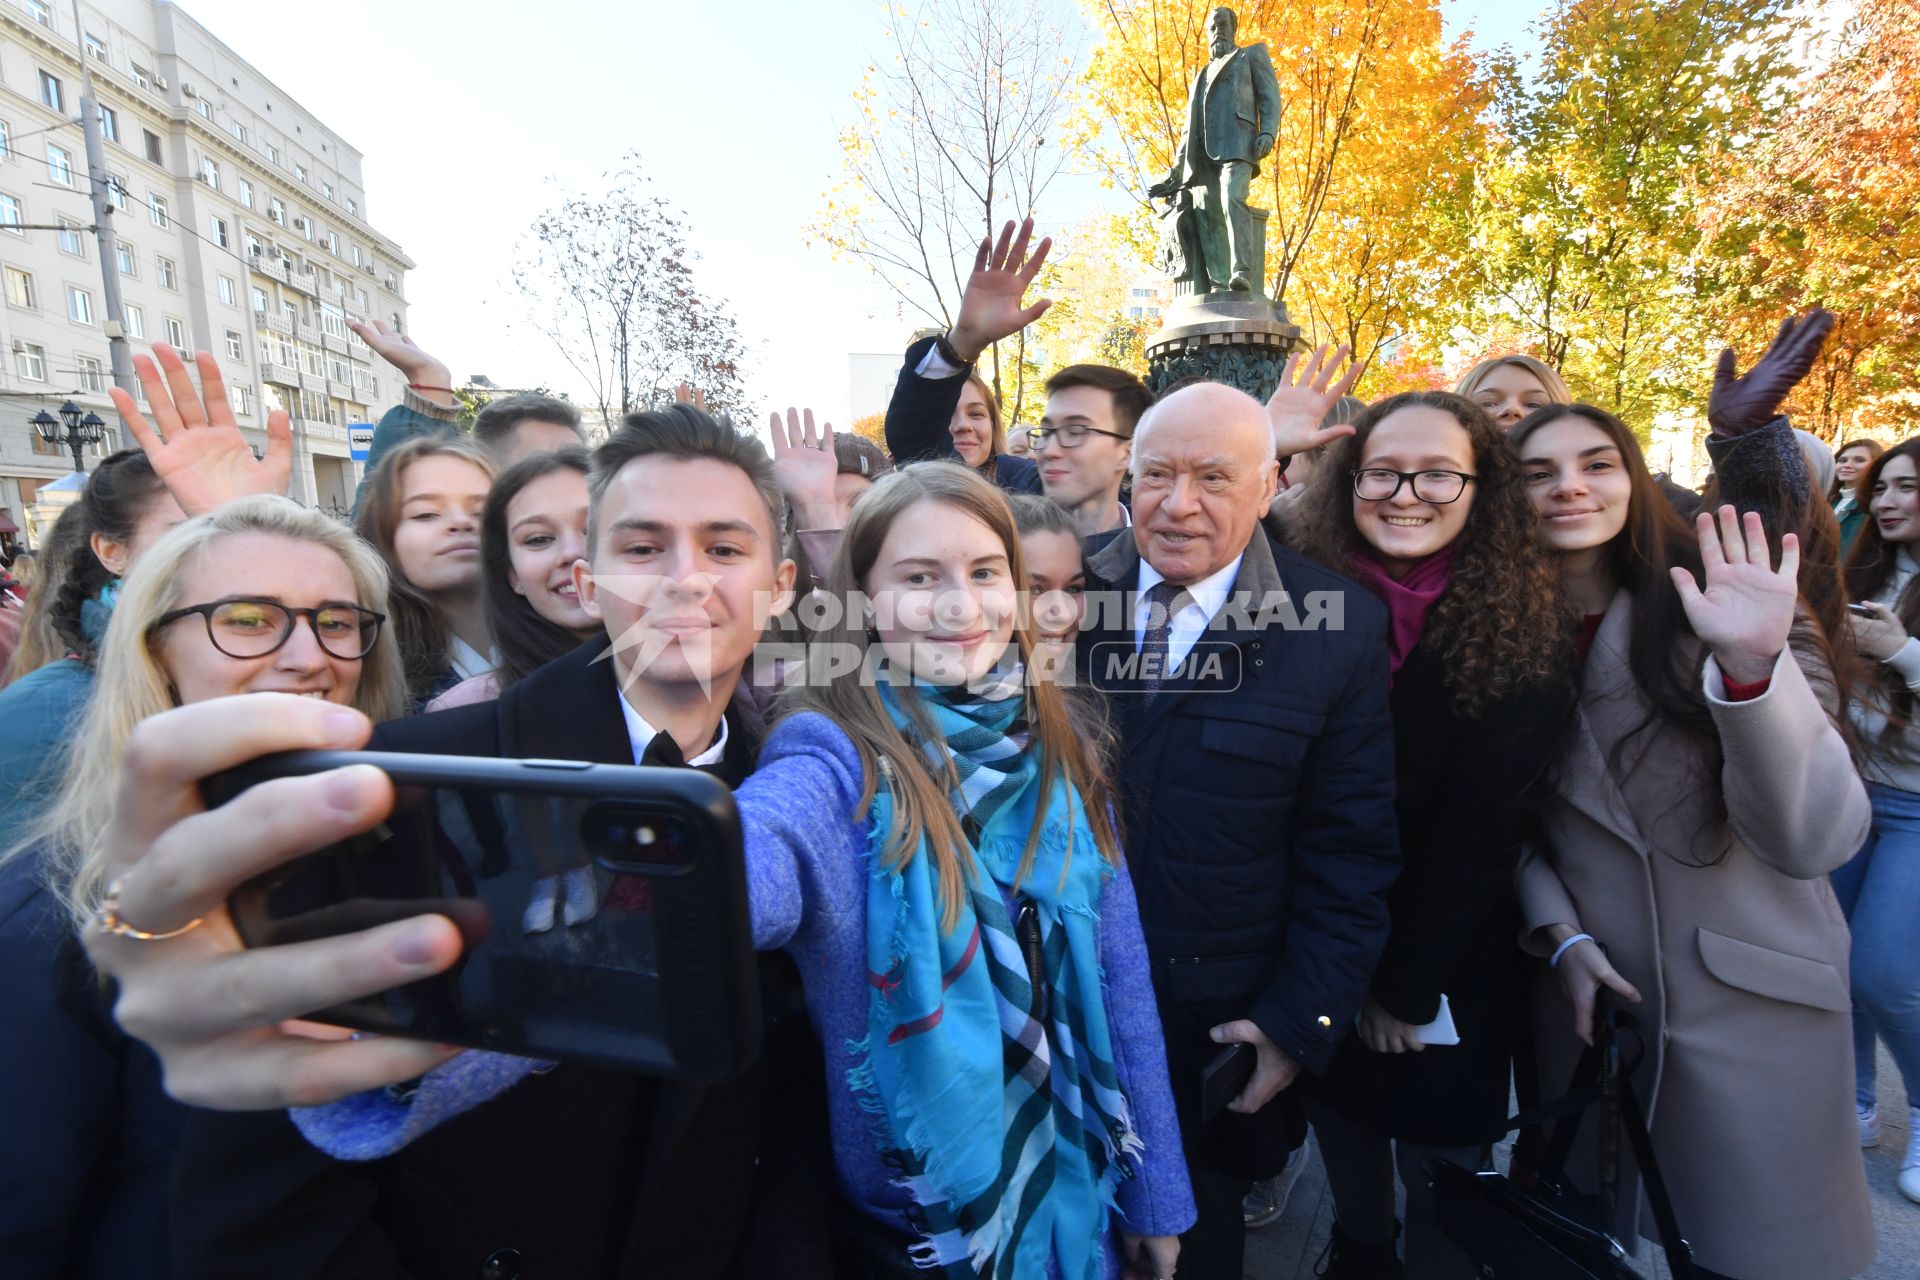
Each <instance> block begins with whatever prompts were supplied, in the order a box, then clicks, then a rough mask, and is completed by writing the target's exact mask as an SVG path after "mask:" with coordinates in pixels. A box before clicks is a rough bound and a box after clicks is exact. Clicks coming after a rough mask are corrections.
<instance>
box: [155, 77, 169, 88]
mask: <svg viewBox="0 0 1920 1280" xmlns="http://www.w3.org/2000/svg"><path fill="white" fill-rule="evenodd" d="M153 87H154V88H156V89H165V88H167V87H168V86H167V78H166V77H165V76H155V77H154V78H153Z"/></svg>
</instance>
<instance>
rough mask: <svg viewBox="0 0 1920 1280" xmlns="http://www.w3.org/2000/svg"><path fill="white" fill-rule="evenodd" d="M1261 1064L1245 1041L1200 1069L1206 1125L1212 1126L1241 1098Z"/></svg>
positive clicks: (1202, 1110)
mask: <svg viewBox="0 0 1920 1280" xmlns="http://www.w3.org/2000/svg"><path fill="white" fill-rule="evenodd" d="M1258 1060H1259V1054H1258V1053H1257V1052H1255V1050H1254V1047H1253V1046H1252V1045H1250V1044H1247V1043H1245V1042H1244V1041H1242V1042H1241V1043H1238V1044H1231V1045H1228V1046H1227V1047H1226V1048H1224V1049H1222V1050H1221V1051H1220V1052H1219V1053H1217V1054H1215V1055H1214V1056H1213V1061H1211V1062H1209V1063H1207V1065H1206V1066H1204V1067H1202V1068H1201V1069H1200V1122H1201V1123H1202V1124H1207V1123H1210V1122H1211V1121H1212V1120H1214V1119H1215V1118H1216V1117H1217V1116H1219V1115H1220V1114H1221V1113H1222V1112H1224V1111H1225V1110H1226V1109H1227V1104H1228V1103H1229V1102H1232V1101H1233V1100H1234V1099H1235V1098H1237V1097H1239V1096H1240V1093H1241V1091H1242V1090H1244V1089H1245V1088H1246V1087H1247V1081H1249V1080H1251V1079H1253V1068H1254V1064H1255V1063H1256V1062H1257V1061H1258Z"/></svg>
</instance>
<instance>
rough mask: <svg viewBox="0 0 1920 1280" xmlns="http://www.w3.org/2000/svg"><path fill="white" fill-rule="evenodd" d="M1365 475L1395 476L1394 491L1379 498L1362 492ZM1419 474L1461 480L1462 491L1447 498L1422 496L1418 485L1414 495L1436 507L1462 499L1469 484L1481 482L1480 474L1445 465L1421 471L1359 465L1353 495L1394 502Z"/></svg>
mask: <svg viewBox="0 0 1920 1280" xmlns="http://www.w3.org/2000/svg"><path fill="white" fill-rule="evenodd" d="M1365 475H1381V476H1393V477H1395V479H1394V484H1393V491H1392V492H1391V493H1388V494H1386V495H1384V496H1382V497H1378V498H1374V497H1369V496H1368V495H1367V494H1364V493H1361V492H1360V477H1362V476H1365ZM1417 476H1452V477H1453V478H1454V479H1456V480H1458V481H1459V482H1460V492H1459V493H1456V494H1454V495H1453V496H1452V497H1451V498H1445V499H1436V498H1426V497H1422V496H1421V494H1420V490H1419V488H1418V487H1417V486H1416V487H1415V488H1414V491H1413V496H1414V497H1415V498H1417V499H1419V500H1420V501H1421V502H1424V503H1426V504H1427V505H1429V506H1434V507H1446V506H1451V505H1453V504H1454V503H1456V502H1458V501H1460V499H1461V497H1462V496H1463V495H1464V494H1465V493H1466V492H1467V486H1468V485H1470V484H1479V483H1480V477H1479V476H1476V475H1471V474H1469V473H1468V472H1465V471H1448V470H1446V469H1445V468H1443V467H1423V468H1421V469H1420V470H1419V471H1395V470H1394V469H1393V468H1391V467H1359V468H1356V469H1355V470H1354V472H1353V496H1354V497H1356V498H1358V499H1360V501H1362V502H1392V501H1393V500H1394V499H1395V498H1397V497H1399V496H1400V490H1402V489H1404V488H1405V487H1407V486H1408V485H1410V484H1413V483H1414V479H1415V477H1417Z"/></svg>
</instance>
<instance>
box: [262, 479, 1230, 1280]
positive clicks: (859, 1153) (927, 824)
mask: <svg viewBox="0 0 1920 1280" xmlns="http://www.w3.org/2000/svg"><path fill="white" fill-rule="evenodd" d="M1025 577H1026V575H1025V571H1024V569H1023V567H1022V563H1021V557H1020V543H1019V537H1018V535H1017V533H1016V532H1015V528H1014V521H1013V515H1012V512H1011V510H1010V509H1009V508H1008V506H1007V503H1006V500H1005V499H1004V498H1003V497H1002V495H1001V494H1000V493H999V491H998V490H996V489H995V488H994V487H993V485H991V484H990V483H988V482H987V481H985V480H982V479H981V478H980V477H979V476H977V475H975V474H973V473H971V472H969V471H967V470H966V469H965V468H963V467H959V466H955V465H953V464H951V463H924V464H918V465H914V466H911V467H907V468H905V469H904V470H902V471H900V472H898V473H896V474H894V475H892V476H889V477H887V478H885V479H883V480H881V481H880V482H879V483H878V484H876V485H875V486H874V487H873V489H872V490H871V491H869V492H868V493H867V494H866V495H865V496H864V497H863V498H862V499H861V502H860V504H859V506H857V507H856V508H855V509H854V512H853V515H852V517H851V519H850V520H849V522H848V525H847V528H846V530H845V533H844V534H843V535H842V537H841V540H840V544H839V547H838V549H837V551H836V553H835V557H834V561H833V565H832V569H831V571H830V574H829V589H830V591H831V593H832V595H833V597H834V598H835V599H836V600H837V601H838V602H840V603H842V604H845V605H846V606H847V614H848V616H846V617H845V618H844V619H843V620H842V622H841V624H840V625H839V626H838V627H836V628H833V629H831V630H830V631H829V632H828V633H827V634H826V635H825V636H824V637H823V639H822V640H821V641H820V642H819V643H818V644H817V645H816V647H815V650H814V652H815V653H816V654H818V655H820V656H822V657H823V658H824V657H826V656H827V655H833V657H834V659H836V660H835V661H834V662H833V663H832V665H831V667H830V668H827V669H828V670H831V671H832V672H836V673H838V674H833V675H831V676H823V675H820V674H819V673H818V672H813V673H810V675H813V676H814V677H815V678H810V679H803V680H802V681H801V682H800V684H799V686H798V687H796V688H793V689H790V690H789V691H788V693H787V695H786V697H787V698H788V700H789V701H788V703H787V707H788V710H789V714H788V715H787V716H786V717H785V718H784V719H783V720H782V721H780V722H779V724H778V725H777V726H776V727H775V729H774V731H773V732H772V734H771V735H770V736H769V738H768V739H767V742H766V744H765V746H764V747H763V748H762V752H761V757H760V767H759V769H758V771H757V772H755V774H754V775H753V776H752V777H751V778H750V779H749V780H748V781H747V782H746V783H745V784H744V785H743V786H742V787H741V788H740V789H739V790H738V791H737V792H736V799H737V800H738V802H739V808H740V816H741V822H742V826H743V829H744V831H745V835H746V853H747V863H748V886H749V896H750V901H751V907H752V915H753V928H754V940H755V945H756V946H759V947H761V948H774V947H780V948H784V949H785V950H787V951H788V952H789V953H790V954H791V955H792V956H793V957H794V959H795V961H796V963H797V964H798V966H799V968H800V972H801V977H802V981H803V984H804V986H805V991H806V999H807V1005H808V1010H809V1013H810V1015H811V1016H812V1019H813V1022H814V1025H815V1027H816V1028H817V1029H818V1031H819V1033H820V1039H821V1042H822V1044H823V1047H824V1049H825V1053H826V1058H827V1079H828V1096H827V1099H826V1102H827V1109H828V1113H829V1118H830V1121H831V1127H832V1138H833V1149H834V1157H835V1165H836V1173H837V1174H838V1179H839V1185H840V1189H841V1192H842V1199H843V1202H844V1203H845V1205H846V1206H847V1209H848V1212H847V1213H846V1214H845V1215H844V1218H845V1220H844V1221H843V1222H842V1223H841V1224H840V1228H841V1229H840V1230H839V1231H838V1233H837V1236H838V1238H839V1239H840V1240H841V1241H842V1242H843V1243H844V1245H845V1249H846V1251H847V1253H848V1254H849V1256H848V1258H847V1259H846V1260H845V1261H844V1262H843V1263H842V1265H841V1268H840V1273H841V1274H844V1275H847V1276H850V1277H851V1276H858V1277H862V1278H863V1280H864V1278H866V1277H890V1276H903V1277H913V1276H938V1277H955V1278H966V1280H971V1278H973V1277H981V1278H983V1280H1013V1278H1018V1280H1028V1278H1032V1280H1047V1278H1057V1280H1111V1278H1114V1277H1120V1276H1123V1275H1124V1276H1127V1277H1129V1278H1135V1277H1151V1278H1152V1280H1172V1277H1173V1274H1174V1260H1175V1256H1176V1254H1177V1251H1178V1241H1177V1237H1178V1235H1179V1234H1180V1233H1181V1232H1182V1231H1185V1230H1186V1229H1187V1228H1188V1227H1190V1226H1192V1224H1193V1221H1194V1205H1193V1196H1192V1191H1191V1188H1190V1186H1189V1184H1188V1181H1187V1173H1186V1165H1185V1161H1184V1159H1183V1156H1182V1153H1181V1146H1180V1134H1179V1126H1178V1122H1177V1121H1176V1119H1175V1116H1174V1110H1173V1102H1172V1095H1171V1092H1170V1090H1169V1088H1168V1083H1167V1067H1166V1054H1165V1048H1164V1045H1163V1041H1162V1038H1161V1032H1160V1025H1159V1021H1158V1017H1157V1014H1156V1012H1155V1007H1154V999H1153V991H1152V984H1151V979H1150V976H1149V971H1148V965H1147V956H1146V945H1145V941H1144V938H1143V937H1142V934H1141V929H1140V922H1139V917H1138V913H1137V910H1136V907H1135V904H1134V898H1133V889H1132V885H1131V882H1130V880H1129V877H1128V875H1127V874H1126V871H1125V869H1124V867H1122V866H1121V864H1120V850H1119V842H1118V833H1117V832H1116V831H1115V828H1114V821H1113V817H1112V812H1113V809H1112V803H1111V795H1110V791H1109V787H1108V783H1107V781H1106V777H1105V769H1104V765H1103V762H1102V759H1101V743H1102V740H1103V734H1102V731H1101V728H1100V726H1099V724H1098V720H1099V717H1098V716H1097V714H1076V713H1075V711H1074V710H1073V709H1072V708H1070V706H1069V696H1068V694H1067V692H1065V691H1063V690H1062V689H1061V688H1060V687H1058V686H1057V685H1055V684H1052V683H1048V682H1043V681H1029V680H1027V679H1026V678H1025V675H1024V673H1025V671H1026V666H1027V662H1026V659H1027V656H1028V654H1029V653H1030V651H1031V649H1032V645H1033V643H1034V641H1033V639H1032V635H1031V630H1030V627H1029V626H1028V625H1023V624H1024V622H1025V620H1024V619H1023V617H1022V613H1023V610H1022V605H1023V601H1024V591H1023V586H1024V583H1025ZM853 654H858V655H859V657H860V658H861V659H862V661H861V662H860V663H859V664H858V668H857V669H853V670H849V668H850V667H852V666H853V665H854V664H851V663H849V662H847V661H846V659H847V658H848V657H849V656H850V655H853ZM1089 710H1090V709H1089ZM535 1065H536V1064H533V1063H525V1062H523V1060H519V1059H506V1058H501V1057H499V1056H498V1055H492V1054H482V1053H467V1054H463V1055H461V1056H460V1057H459V1058H456V1059H454V1060H453V1061H451V1062H449V1063H448V1064H446V1065H445V1066H443V1067H441V1068H439V1069H437V1070H436V1071H434V1072H432V1073H430V1074H429V1075H428V1076H427V1077H426V1078H425V1079H424V1080H423V1081H422V1083H421V1085H420V1087H419V1088H418V1089H417V1090H415V1091H414V1092H413V1093H412V1094H411V1095H410V1096H408V1097H407V1098H405V1099H396V1098H395V1097H394V1096H393V1095H392V1094H390V1093H386V1092H380V1093H372V1094H361V1095H357V1096H356V1097H353V1098H349V1099H346V1100H343V1101H342V1102H339V1103H335V1104H332V1105H330V1106H327V1107H320V1108H314V1109H312V1110H308V1111H303V1112H296V1113H295V1121H296V1123H298V1124H299V1125H300V1127H301V1128H302V1129H303V1130H304V1131H305V1132H306V1134H307V1136H308V1138H309V1139H310V1140H312V1141H313V1142H314V1143H315V1144H316V1145H318V1146H320V1147H321V1148H322V1149H323V1150H326V1151H328V1152H329V1153H331V1154H333V1155H336V1156H341V1157H344V1158H358V1159H367V1158H374V1157H377V1156H381V1155H385V1154H387V1153H389V1152H390V1151H392V1150H395V1149H397V1148H398V1147H399V1146H401V1145H403V1144H405V1143H406V1142H408V1141H410V1140H412V1138H414V1137H417V1136H418V1135H419V1134H421V1133H423V1132H425V1131H426V1130H427V1129H429V1128H431V1127H433V1126H434V1125H436V1124H438V1123H440V1122H442V1121H445V1120H447V1119H449V1118H451V1117H452V1116H454V1115H457V1114H459V1113H460V1112H462V1111H464V1110H466V1109H468V1108H470V1107H472V1106H474V1105H476V1104H477V1103H479V1102H481V1101H484V1100H485V1099H486V1098H488V1097H491V1096H493V1095H495V1094H498V1093H499V1092H501V1091H502V1090H504V1089H505V1088H507V1087H509V1086H510V1085H511V1084H512V1083H514V1082H515V1081H516V1080H517V1079H519V1078H520V1077H521V1076H523V1075H524V1074H526V1073H527V1072H528V1071H530V1070H532V1069H533V1068H534V1067H535Z"/></svg>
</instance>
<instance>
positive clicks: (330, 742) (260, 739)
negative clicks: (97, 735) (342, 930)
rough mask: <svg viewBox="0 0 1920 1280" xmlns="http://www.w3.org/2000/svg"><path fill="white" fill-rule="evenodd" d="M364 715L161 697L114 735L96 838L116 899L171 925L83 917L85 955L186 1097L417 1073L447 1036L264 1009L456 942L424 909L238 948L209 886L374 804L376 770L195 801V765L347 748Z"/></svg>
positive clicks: (289, 850) (414, 973)
mask: <svg viewBox="0 0 1920 1280" xmlns="http://www.w3.org/2000/svg"><path fill="white" fill-rule="evenodd" d="M372 731H373V726H372V724H371V723H370V722H369V721H368V720H367V719H366V717H364V716H362V715H360V714H359V713H358V712H355V711H351V710H349V709H347V708H345V707H339V706H334V705H332V704H330V703H326V702H322V701H319V700H317V699H313V698H301V697H295V696H294V695H292V694H277V693H254V694H246V695H242V696H240V697H236V698H217V699H211V700H209V701H206V702H198V703H193V704H191V705H189V706H184V707H176V708H174V709H172V710H169V711H164V712H162V713H160V714H159V715H157V716H151V717H149V718H148V719H146V720H144V721H142V722H141V723H140V724H139V725H138V726H137V727H136V728H135V729H134V731H133V734H132V736H131V737H130V738H129V740H128V744H127V750H126V752H125V754H124V756H123V757H122V760H121V765H120V786H119V791H118V793H117V794H116V796H115V800H114V806H113V811H112V813H111V814H110V815H109V818H108V826H107V832H106V836H105V838H104V840H103V844H102V847H103V849H104V850H106V851H107V852H106V865H105V867H104V871H105V873H106V875H107V876H108V877H109V878H110V879H113V880H115V881H117V882H118V883H119V885H120V895H119V914H120V917H121V918H122V919H123V920H126V921H128V922H129V923H131V924H133V925H137V926H138V927H140V928H142V929H146V930H149V931H153V932H162V931H166V930H171V929H177V928H180V927H182V926H184V925H187V924H188V923H189V922H191V921H194V920H200V921H202V922H203V923H201V924H200V925H198V926H196V927H194V928H192V929H190V930H188V931H187V932H185V933H183V934H181V935H180V936H178V937H176V938H171V939H168V940H166V941H154V942H142V941H138V940H135V939H132V938H127V937H122V936H118V935H116V934H113V933H111V932H108V931H107V930H105V929H103V928H102V927H101V926H100V925H99V924H97V923H96V924H94V925H92V926H90V927H89V928H88V929H87V930H86V932H85V934H84V935H83V938H84V941H85V943H86V947H87V953H88V956H89V958H90V959H91V960H92V961H93V964H94V966H95V967H96V968H97V969H98V970H99V971H100V973H101V974H102V976H104V977H106V978H110V979H111V980H112V981H113V982H114V984H115V985H116V986H117V987H118V988H119V992H120V998H119V1001H118V1003H117V1004H116V1005H115V1014H116V1017H117V1018H118V1019H119V1021H120V1024H121V1025H122V1026H123V1027H124V1028H125V1029H126V1030H127V1032H128V1033H129V1034H131V1035H133V1036H134V1037H136V1038H138V1039H140V1040H142V1041H144V1042H145V1043H146V1044H147V1045H148V1046H149V1047H150V1048H151V1049H153V1051H154V1052H155V1054H157V1055H158V1056H159V1058H160V1061H161V1063H162V1064H163V1066H164V1068H165V1071H166V1080H167V1091H168V1092H169V1093H171V1094H172V1095H173V1096H174V1097H176V1098H178V1099H180V1100H181V1101H182V1102H185V1103H188V1104H190V1105H192V1106H199V1107H209V1108H214V1109H218V1110H228V1111H251V1110H264V1109H270V1108H279V1107H288V1106H309V1105H313V1104H316V1103H321V1102H329V1101H332V1100H333V1099H335V1098H340V1097H345V1096H346V1095H347V1094H350V1093H359V1092H362V1091H364V1090H367V1089H377V1088H380V1087H382V1086H385V1085H389V1084H397V1083H399V1082H400V1081H403V1080H409V1079H412V1078H413V1077H415V1076H419V1075H423V1074H425V1073H426V1072H427V1071H429V1070H430V1069H432V1068H433V1067H435V1066H437V1065H439V1064H440V1063H442V1062H444V1061H446V1059H447V1058H448V1057H450V1056H451V1055H452V1053H453V1052H454V1051H452V1050H448V1049H446V1048H444V1047H442V1046H439V1045H435V1044H428V1043H425V1042H422V1041H415V1040H402V1039H397V1038H393V1037H385V1036H380V1037H368V1038H364V1039H360V1040H337V1041H322V1040H315V1039H312V1038H309V1037H305V1036H299V1035H290V1034H288V1033H286V1032H285V1031H284V1030H283V1029H282V1024H283V1023H285V1022H287V1021H288V1020H290V1019H294V1018H298V1017H300V1016H301V1015H302V1014H304V1013H306V1012H307V1011H309V1010H312V1009H318V1008H324V1007H326V1006H328V1005H330V1004H337V1003H340V1002H342V1001H346V1000H352V999H356V998H359V997H361V996H365V995H368V994H370V993H373V992H378V991H382V990H385V989H386V988H388V987H392V986H396V985H398V984H401V983H406V982H411V981H413V980H415V979H418V978H421V977H425V976H427V975H430V974H434V973H438V972H440V971H442V970H444V969H445V968H447V967H448V966H449V965H451V964H453V963H454V962H455V961H456V960H457V959H458V958H459V954H460V939H459V935H458V933H457V932H456V931H455V929H454V928H453V926H452V925H450V924H449V923H448V922H447V921H446V920H445V919H444V918H442V917H439V916H418V917H415V918H413V919H410V920H402V921H398V922H396V923H391V924H386V925H382V926H380V927H378V928H375V929H372V930H369V931H366V932H362V933H355V934H350V935H345V936H341V937H337V938H327V939H323V940H319V941H316V942H312V943H308V944H306V945H303V946H300V947H281V948H276V949H274V950H271V951H253V952H250V951H247V950H245V949H244V948H243V946H242V945H241V942H240V940H239V937H238V935H237V934H236V933H235V931H234V928H233V921H232V918H231V917H230V916H229V915H228V913H227V907H226V898H227V894H228V893H229V892H231V891H232V890H233V889H234V888H235V887H237V886H238V885H240V884H241V883H243V882H245V881H246V880H247V879H248V878H249V877H251V876H253V875H256V874H258V873H259V872H261V871H263V870H266V869H267V868H270V867H273V866H276V865H278V864H280V863H283V862H286V861H288V860H290V859H294V858H298V857H301V856H304V855H305V854H307V853H310V852H312V851H313V850H315V849H318V848H324V847H325V846H326V845H327V843H328V842H330V841H333V840H336V839H340V838H343V837H346V836H350V835H353V834H355V833H358V832H362V831H365V830H367V829H369V828H371V827H373V826H374V825H375V824H377V823H378V822H379V821H380V820H381V819H382V818H384V817H385V816H386V814H387V811H388V809H389V807H390V806H391V805H392V803H393V786H392V784H391V783H390V782H389V781H388V780H387V778H386V777H385V775H383V774H381V773H380V772H379V771H378V770H374V769H364V768H363V769H349V770H343V771H335V772H333V773H328V774H322V775H316V776H313V777H303V778H286V779H281V780H278V781H275V782H272V783H270V784H267V785H264V786H261V787H258V788H255V789H254V790H252V791H250V792H249V793H248V794H246V795H244V796H241V797H239V798H238V799H237V800H235V801H234V802H233V803H232V804H229V805H225V806H222V807H220V808H218V809H211V810H209V809H208V808H207V806H206V805H205V803H204V802H203V800H202V798H201V795H200V790H199V784H200V781H201V779H202V778H204V777H207V776H209V775H212V774H216V773H219V772H220V771H222V770H225V769H230V768H232V767H234V766H236V765H239V764H242V763H244V762H246V761H248V760H250V759H252V758H253V757H255V756H258V755H260V754H262V753H264V752H271V751H291V750H301V749H331V750H347V749H352V748H357V747H360V746H362V745H364V744H365V742H366V741H367V738H368V736H369V735H370V734H371V733H372Z"/></svg>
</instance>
